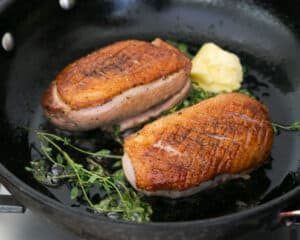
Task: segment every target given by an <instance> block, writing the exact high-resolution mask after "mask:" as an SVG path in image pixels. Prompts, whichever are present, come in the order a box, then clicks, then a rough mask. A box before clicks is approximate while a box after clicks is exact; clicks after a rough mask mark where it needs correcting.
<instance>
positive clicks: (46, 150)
mask: <svg viewBox="0 0 300 240" xmlns="http://www.w3.org/2000/svg"><path fill="white" fill-rule="evenodd" d="M36 135H37V137H38V139H39V141H40V149H41V153H42V159H41V160H40V161H33V162H32V164H31V167H27V170H29V171H31V172H33V175H34V177H35V178H36V180H37V181H40V182H42V183H44V182H43V175H44V177H45V174H46V175H47V174H49V173H48V172H47V170H48V171H49V167H47V166H46V164H45V163H46V161H48V163H50V164H51V165H52V166H51V167H52V168H53V167H59V168H60V169H61V171H60V172H61V173H60V174H58V175H55V176H52V180H53V179H56V180H57V179H60V180H61V179H63V180H66V181H68V183H69V185H70V186H71V191H70V195H71V198H72V199H76V198H79V197H82V199H83V200H84V201H85V202H86V203H87V204H88V206H89V208H91V209H92V210H94V211H95V212H98V213H102V214H105V215H107V216H110V217H112V218H122V219H124V220H130V221H137V222H145V221H149V220H150V216H151V214H152V209H151V207H150V205H149V204H148V203H146V202H145V201H144V200H143V199H142V196H141V195H140V194H138V193H136V192H135V191H134V190H133V189H132V188H130V187H128V186H127V185H126V182H125V178H124V174H123V171H122V169H119V170H117V171H115V172H114V173H112V174H109V173H108V172H107V171H106V170H105V169H104V168H103V167H102V165H101V164H100V163H99V162H97V161H95V159H96V157H105V158H112V159H120V158H121V156H117V155H113V154H111V152H110V151H109V150H107V149H102V150H99V151H97V152H90V151H87V150H84V149H81V148H79V147H77V146H75V145H73V144H72V143H71V140H70V139H69V138H66V137H60V136H57V135H55V134H51V133H47V132H41V131H36ZM68 148H70V149H73V150H75V151H77V152H79V153H80V154H82V155H84V156H85V157H86V161H87V163H88V167H85V166H84V165H83V164H80V163H78V162H77V161H75V160H74V159H73V158H72V156H71V154H70V153H68V152H67V150H66V149H68ZM115 165H116V166H117V164H115ZM94 188H96V189H98V190H99V192H104V193H105V196H104V197H103V198H102V199H101V200H100V201H98V202H96V203H95V202H94V201H93V200H92V197H91V191H92V189H94Z"/></svg>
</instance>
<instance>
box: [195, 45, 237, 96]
mask: <svg viewBox="0 0 300 240" xmlns="http://www.w3.org/2000/svg"><path fill="white" fill-rule="evenodd" d="M191 78H192V80H193V81H194V82H196V83H197V84H198V85H199V86H200V87H201V88H203V89H204V90H206V91H210V92H224V91H225V92H232V91H233V90H236V89H239V88H240V86H241V82H242V80H243V69H242V65H241V62H240V59H239V58H238V56H236V55H235V54H233V53H230V52H228V51H225V50H223V49H222V48H220V47H219V46H217V45H216V44H214V43H206V44H204V45H203V46H202V48H201V49H200V50H199V51H198V52H197V54H196V56H195V57H194V58H193V59H192V71H191Z"/></svg>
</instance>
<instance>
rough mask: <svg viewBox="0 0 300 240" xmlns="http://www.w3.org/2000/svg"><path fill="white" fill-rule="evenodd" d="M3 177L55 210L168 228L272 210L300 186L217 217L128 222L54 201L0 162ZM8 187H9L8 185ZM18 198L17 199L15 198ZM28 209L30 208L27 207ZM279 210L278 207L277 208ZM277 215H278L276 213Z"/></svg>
mask: <svg viewBox="0 0 300 240" xmlns="http://www.w3.org/2000/svg"><path fill="white" fill-rule="evenodd" d="M1 178H3V179H4V181H6V182H8V183H9V185H12V186H13V187H14V188H15V189H16V190H17V191H19V192H21V193H22V194H24V195H26V196H28V197H30V198H31V199H32V200H33V201H35V202H39V203H42V204H45V205H46V206H48V207H51V208H52V209H55V210H61V211H63V212H66V213H67V214H69V215H70V214H71V215H77V216H78V215H80V217H81V218H82V217H83V216H84V217H86V218H92V219H93V220H97V221H99V222H101V221H102V222H108V223H111V224H117V225H124V226H128V225H130V226H136V227H153V228H157V227H162V228H165V227H169V228H177V227H179V226H180V227H184V226H186V227H188V226H195V225H197V226H204V225H205V226H208V225H210V226H214V225H218V224H220V223H221V224H223V223H224V222H226V223H231V222H235V221H237V220H240V219H245V218H247V217H250V216H252V215H258V214H259V213H263V212H265V211H268V210H272V209H274V208H276V207H277V208H279V207H280V206H281V205H283V203H286V202H287V201H288V200H290V199H291V198H293V197H295V196H296V195H299V194H300V186H297V187H295V188H294V189H292V190H290V191H288V192H287V193H285V194H283V195H281V196H280V197H277V198H274V199H272V200H270V201H268V202H265V203H263V204H261V205H258V206H255V207H253V208H249V209H246V210H243V211H240V212H235V213H230V214H226V215H223V216H219V217H213V218H207V219H199V220H190V221H176V222H147V223H139V222H130V221H124V220H113V219H110V218H108V217H105V216H100V215H96V214H93V213H89V212H88V211H84V210H81V209H77V208H72V207H71V206H68V205H64V204H63V203H61V202H59V201H56V200H54V199H52V198H50V197H48V196H46V195H45V194H43V193H41V192H39V191H38V190H36V189H34V188H33V187H31V186H30V185H28V184H27V183H25V182H24V181H22V180H21V179H20V178H18V177H17V176H16V175H14V174H13V173H12V172H11V171H9V170H8V169H7V168H6V167H5V166H4V165H3V164H2V163H0V179H1ZM8 188H9V187H8ZM17 200H18V199H17ZM29 209H30V208H29ZM278 210H280V209H278ZM278 216H279V215H278Z"/></svg>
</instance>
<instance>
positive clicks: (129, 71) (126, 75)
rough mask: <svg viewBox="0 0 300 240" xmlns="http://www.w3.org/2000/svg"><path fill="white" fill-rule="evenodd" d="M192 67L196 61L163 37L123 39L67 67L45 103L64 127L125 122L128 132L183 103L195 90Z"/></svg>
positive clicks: (51, 116)
mask: <svg viewBox="0 0 300 240" xmlns="http://www.w3.org/2000/svg"><path fill="white" fill-rule="evenodd" d="M190 70H191V62H190V60H189V59H188V58H187V57H186V56H185V55H184V54H182V53H181V52H180V51H179V50H177V49H176V48H174V47H172V46H171V45H169V44H167V43H166V42H164V41H162V40H160V39H156V40H154V41H153V42H152V43H149V42H144V41H139V40H127V41H121V42H117V43H114V44H111V45H109V46H107V47H104V48H102V49H100V50H97V51H95V52H93V53H91V54H89V55H87V56H85V57H83V58H81V59H79V60H77V61H75V62H74V63H72V64H70V65H68V66H67V67H66V68H65V69H63V70H62V71H61V72H60V73H59V74H58V76H57V77H56V79H55V80H54V81H53V82H52V83H51V85H50V87H49V88H48V89H47V91H46V92H45V94H44V95H43V99H42V106H43V109H44V112H45V115H46V117H48V119H49V120H50V121H51V122H52V123H53V124H54V125H56V126H58V127H60V128H62V129H66V130H71V131H78V130H79V131H84V130H90V129H95V128H99V127H100V128H102V127H103V128H106V127H109V126H112V125H114V124H121V128H123V129H122V130H124V129H126V128H129V127H133V126H135V125H138V124H140V123H142V122H145V121H147V120H148V119H149V118H151V117H155V116H158V115H159V114H160V113H161V112H162V111H165V110H167V109H168V108H170V107H172V106H174V105H175V104H176V103H178V102H179V101H181V100H182V99H183V98H184V97H185V96H186V95H187V94H188V92H189V89H190V80H189V73H190ZM152 108H153V111H151V110H152ZM144 113H145V114H144ZM154 113H155V114H154ZM131 119H132V121H131ZM123 122H125V123H124V124H123Z"/></svg>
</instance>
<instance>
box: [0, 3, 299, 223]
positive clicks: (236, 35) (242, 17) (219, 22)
mask: <svg viewBox="0 0 300 240" xmlns="http://www.w3.org/2000/svg"><path fill="white" fill-rule="evenodd" d="M225 2H226V3H225ZM260 2H263V3H265V4H264V5H261V6H258V5H254V4H253V1H189V2H186V1H135V0H127V1H119V0H117V1H88V2H87V1H78V3H77V4H76V5H75V6H74V7H73V8H72V9H70V10H64V9H62V8H61V7H60V6H59V4H58V1H26V4H25V3H22V2H21V1H19V2H18V3H17V2H16V3H12V4H11V5H8V6H7V7H6V8H5V9H4V8H3V9H2V10H1V11H2V13H1V15H0V36H2V35H3V34H4V33H6V32H10V33H11V34H12V36H13V37H14V49H13V50H12V51H5V50H4V49H0V72H1V81H0V84H1V86H0V98H1V108H0V109H1V110H0V116H1V117H0V123H1V128H0V131H1V134H0V138H1V154H2V158H1V159H2V160H1V163H2V164H3V165H4V166H5V167H6V168H8V169H9V170H10V171H11V172H13V173H14V174H15V175H16V176H17V177H18V178H20V179H21V180H23V181H24V182H26V183H27V184H29V185H31V186H33V187H34V188H35V189H37V190H38V191H41V192H43V193H44V194H46V195H48V196H49V197H51V198H54V199H56V200H57V201H60V202H62V203H64V204H67V205H75V206H76V207H81V208H83V209H82V211H84V206H78V203H77V202H73V201H70V200H69V193H68V191H67V190H66V186H61V187H60V188H46V187H44V186H42V185H40V184H38V183H37V182H36V181H35V180H34V179H33V178H32V177H31V175H30V174H29V173H27V172H26V171H25V170H24V168H25V166H26V165H28V164H29V161H30V160H31V159H32V157H33V156H32V148H31V147H32V142H33V141H34V139H33V138H32V136H29V137H28V133H27V130H25V128H28V127H31V128H38V127H39V126H40V125H41V124H44V121H45V120H44V118H43V116H42V112H41V108H40V107H39V101H40V97H41V94H42V92H43V90H44V89H45V88H46V87H47V86H48V84H49V83H50V81H52V80H53V79H54V78H55V76H56V74H57V73H58V72H59V71H60V70H61V69H62V68H63V67H64V66H66V65H67V64H68V63H70V62H72V61H74V60H75V59H77V58H79V57H81V56H82V55H85V54H87V53H89V52H91V51H93V50H95V49H97V48H99V47H101V46H104V45H107V44H109V43H112V42H114V41H117V40H123V39H133V38H134V39H145V40H152V39H154V38H155V37H160V38H162V39H172V40H177V41H182V42H185V43H188V44H189V47H190V51H191V52H192V53H195V52H196V51H197V49H198V47H199V46H201V45H202V44H203V43H205V42H215V43H217V44H219V45H221V46H222V47H224V48H225V49H228V50H231V51H233V52H235V53H237V54H238V55H239V56H240V58H241V62H242V64H243V66H244V70H245V80H244V87H246V88H248V89H249V90H250V91H252V92H253V93H254V95H255V96H257V97H258V98H259V99H260V100H261V101H262V102H264V103H265V104H266V105H267V106H268V108H269V110H270V115H271V119H272V121H273V122H276V123H283V124H284V123H291V122H294V121H295V120H298V119H300V109H299V107H298V103H299V99H300V90H299V84H300V79H299V76H300V67H299V66H298V65H299V63H298V62H299V61H298V58H299V56H300V44H299V31H298V30H299V28H298V27H299V26H297V25H295V24H291V22H293V21H292V20H294V19H293V17H294V16H293V15H292V14H290V15H289V17H287V14H286V13H284V12H283V11H291V10H290V9H286V8H281V7H282V6H279V5H278V6H276V4H274V5H272V7H270V6H269V5H268V1H260ZM0 9H1V8H0ZM292 12H293V11H292ZM296 12H297V11H296ZM15 16H18V17H15ZM298 20H299V19H298ZM89 134H91V135H83V136H81V137H82V138H83V139H85V138H89V137H90V136H93V137H94V138H96V139H99V138H101V136H102V135H101V134H100V133H99V132H98V133H97V132H92V133H89ZM105 144H109V143H105ZM299 145H300V138H299V134H298V133H291V132H281V133H280V134H279V136H276V137H275V141H274V145H273V150H272V154H271V157H270V161H269V162H268V164H267V165H265V166H264V167H262V168H260V169H259V170H257V171H255V172H253V173H252V175H251V179H250V180H234V181H231V182H230V183H228V184H225V185H222V186H220V187H217V188H216V189H212V190H209V191H207V192H204V193H201V194H197V195H195V196H192V197H190V198H184V199H180V200H177V201H174V200H168V199H163V198H149V199H148V200H149V202H150V203H151V204H152V206H153V209H154V215H153V219H152V220H153V221H182V220H195V219H206V218H210V217H216V216H223V215H225V214H228V213H232V212H236V211H241V210H243V209H247V208H249V207H253V206H256V205H259V204H261V203H264V202H267V201H269V200H270V199H274V198H276V197H278V196H280V195H281V194H283V193H285V192H287V191H289V190H291V189H292V188H294V187H296V186H297V183H298V182H297V181H298V179H297V178H294V176H296V174H291V173H296V172H297V171H298V167H299V156H300V148H299V147H297V146H299Z"/></svg>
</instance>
